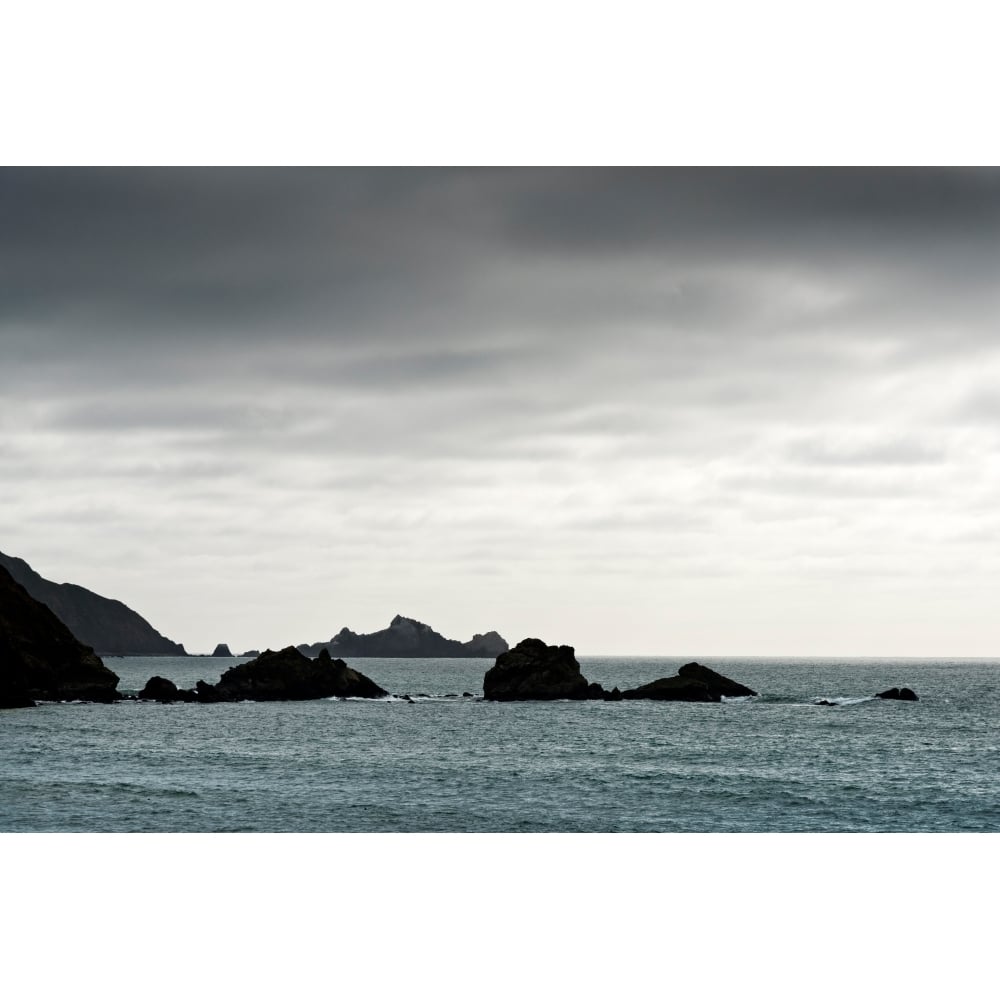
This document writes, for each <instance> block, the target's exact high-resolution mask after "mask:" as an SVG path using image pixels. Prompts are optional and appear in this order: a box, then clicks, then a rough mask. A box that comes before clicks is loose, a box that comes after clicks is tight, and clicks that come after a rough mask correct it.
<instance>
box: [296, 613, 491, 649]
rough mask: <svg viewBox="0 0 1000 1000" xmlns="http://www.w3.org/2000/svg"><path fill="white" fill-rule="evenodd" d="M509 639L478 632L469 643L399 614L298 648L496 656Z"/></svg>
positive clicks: (342, 631) (346, 629)
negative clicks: (377, 625)
mask: <svg viewBox="0 0 1000 1000" xmlns="http://www.w3.org/2000/svg"><path fill="white" fill-rule="evenodd" d="M507 648H508V646H507V642H506V640H505V639H503V637H502V636H500V635H498V634H497V633H496V632H487V633H485V634H484V635H480V634H478V633H477V634H476V635H474V636H473V637H472V638H471V639H470V640H469V641H468V642H459V641H458V640H457V639H446V638H445V637H444V636H443V635H441V634H440V633H439V632H435V631H434V629H432V628H431V627H430V626H429V625H425V624H424V623H423V622H418V621H417V620H416V619H415V618H404V617H403V616H402V615H396V617H395V618H393V620H392V621H391V622H390V623H389V627H388V628H384V629H382V630H381V631H379V632H369V633H367V634H365V635H359V634H358V633H357V632H352V631H351V630H350V629H349V628H342V629H341V630H340V631H339V632H338V633H337V634H336V635H335V636H334V637H333V638H332V639H330V641H329V642H315V643H312V644H310V643H303V644H302V645H300V646H298V647H297V649H298V650H299V651H300V652H302V653H304V654H305V655H306V656H317V655H318V654H319V651H320V650H321V649H326V650H328V651H329V652H330V653H331V655H333V656H351V657H355V656H358V657H360V656H383V657H389V656H406V657H414V658H416V657H422V656H435V657H438V656H440V657H457V656H469V657H473V656H477V657H478V656H482V657H495V656H499V655H500V653H504V652H506V651H507Z"/></svg>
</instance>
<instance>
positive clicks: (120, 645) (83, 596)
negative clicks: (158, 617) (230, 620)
mask: <svg viewBox="0 0 1000 1000" xmlns="http://www.w3.org/2000/svg"><path fill="white" fill-rule="evenodd" d="M0 566H2V567H4V568H5V569H6V570H7V571H8V572H9V573H10V575H11V576H12V577H13V578H14V579H15V580H16V581H17V582H18V583H19V584H20V585H21V586H22V587H24V589H25V590H27V592H28V593H29V594H30V595H31V596H32V597H33V598H34V599H35V600H36V601H41V602H42V604H45V605H47V606H48V607H49V609H50V610H51V611H52V612H53V613H54V614H55V616H56V617H57V618H58V619H59V620H60V621H61V622H62V623H63V624H64V625H65V626H66V627H67V628H68V629H69V630H70V632H71V633H72V634H73V635H74V636H75V637H76V639H77V640H79V641H80V642H81V643H83V644H84V645H85V646H90V647H92V648H93V649H95V650H96V651H97V653H98V654H99V655H102V656H184V655H185V652H184V647H183V646H181V645H180V644H179V643H176V642H171V641H170V640H169V639H165V638H164V637H163V636H162V635H160V633H159V632H157V631H156V629H154V628H153V626H152V625H150V624H149V622H147V621H146V619H145V618H142V617H141V616H140V615H138V614H136V613H135V612H134V611H133V610H132V609H131V608H129V607H126V606H125V605H124V604H122V602H121V601H114V600H111V599H110V598H107V597H101V595H100V594H95V593H94V592H93V591H90V590H87V589H85V588H84V587H78V586H76V585H75V584H72V583H53V582H52V581H51V580H46V579H44V578H43V577H41V576H39V575H38V573H36V572H35V571H34V570H33V569H32V568H31V567H30V566H29V565H28V564H27V563H26V562H25V561H24V560H23V559H18V558H16V557H14V556H8V555H4V553H2V552H0Z"/></svg>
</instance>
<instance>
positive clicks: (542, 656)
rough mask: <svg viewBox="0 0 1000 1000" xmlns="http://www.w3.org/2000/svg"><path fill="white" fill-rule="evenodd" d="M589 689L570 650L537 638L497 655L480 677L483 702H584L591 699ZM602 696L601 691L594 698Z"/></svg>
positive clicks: (571, 648)
mask: <svg viewBox="0 0 1000 1000" xmlns="http://www.w3.org/2000/svg"><path fill="white" fill-rule="evenodd" d="M596 687H600V685H596ZM590 690H591V687H590V685H589V684H588V683H587V678H586V677H584V676H583V674H581V673H580V664H579V663H577V662H576V656H575V655H574V653H573V647H572V646H547V645H545V643H544V642H542V640H541V639H522V640H521V642H519V643H518V644H517V645H516V646H515V647H514V648H513V649H510V650H508V651H507V652H506V653H501V654H500V655H499V656H498V657H497V661H496V663H495V664H494V666H492V667H491V668H490V669H489V670H487V671H486V676H485V677H484V678H483V693H484V695H485V697H486V700H487V701H535V700H546V701H548V700H552V699H554V698H574V699H584V698H587V697H594V695H593V694H588V691H590ZM602 696H603V689H601V694H600V695H598V697H602Z"/></svg>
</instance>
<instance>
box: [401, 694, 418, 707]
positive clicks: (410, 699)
mask: <svg viewBox="0 0 1000 1000" xmlns="http://www.w3.org/2000/svg"><path fill="white" fill-rule="evenodd" d="M403 701H408V702H409V703H410V704H411V705H413V704H415V702H414V701H413V699H412V698H411V697H410V696H409V695H408V694H404V695H403Z"/></svg>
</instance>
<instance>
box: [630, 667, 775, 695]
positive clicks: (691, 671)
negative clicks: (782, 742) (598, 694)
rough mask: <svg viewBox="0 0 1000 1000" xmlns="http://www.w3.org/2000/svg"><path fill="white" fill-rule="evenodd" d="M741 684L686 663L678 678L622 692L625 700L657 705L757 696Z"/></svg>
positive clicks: (709, 670) (656, 681)
mask: <svg viewBox="0 0 1000 1000" xmlns="http://www.w3.org/2000/svg"><path fill="white" fill-rule="evenodd" d="M756 693H757V692H756V691H753V690H751V689H750V688H748V687H746V686H745V685H743V684H740V683H738V682H737V681H733V680H730V679H729V678H728V677H723V676H722V674H718V673H716V672H715V671H714V670H711V669H709V668H708V667H706V666H703V665H702V664H700V663H685V664H684V666H683V667H681V668H680V669H679V670H678V671H677V675H676V676H675V677H661V678H660V679H659V680H655V681H651V682H650V683H649V684H643V685H641V686H640V687H637V688H632V689H631V690H628V691H623V692H622V697H623V698H629V699H635V698H652V699H655V700H657V701H721V700H722V699H723V697H725V698H738V697H742V696H745V695H753V694H756Z"/></svg>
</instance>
